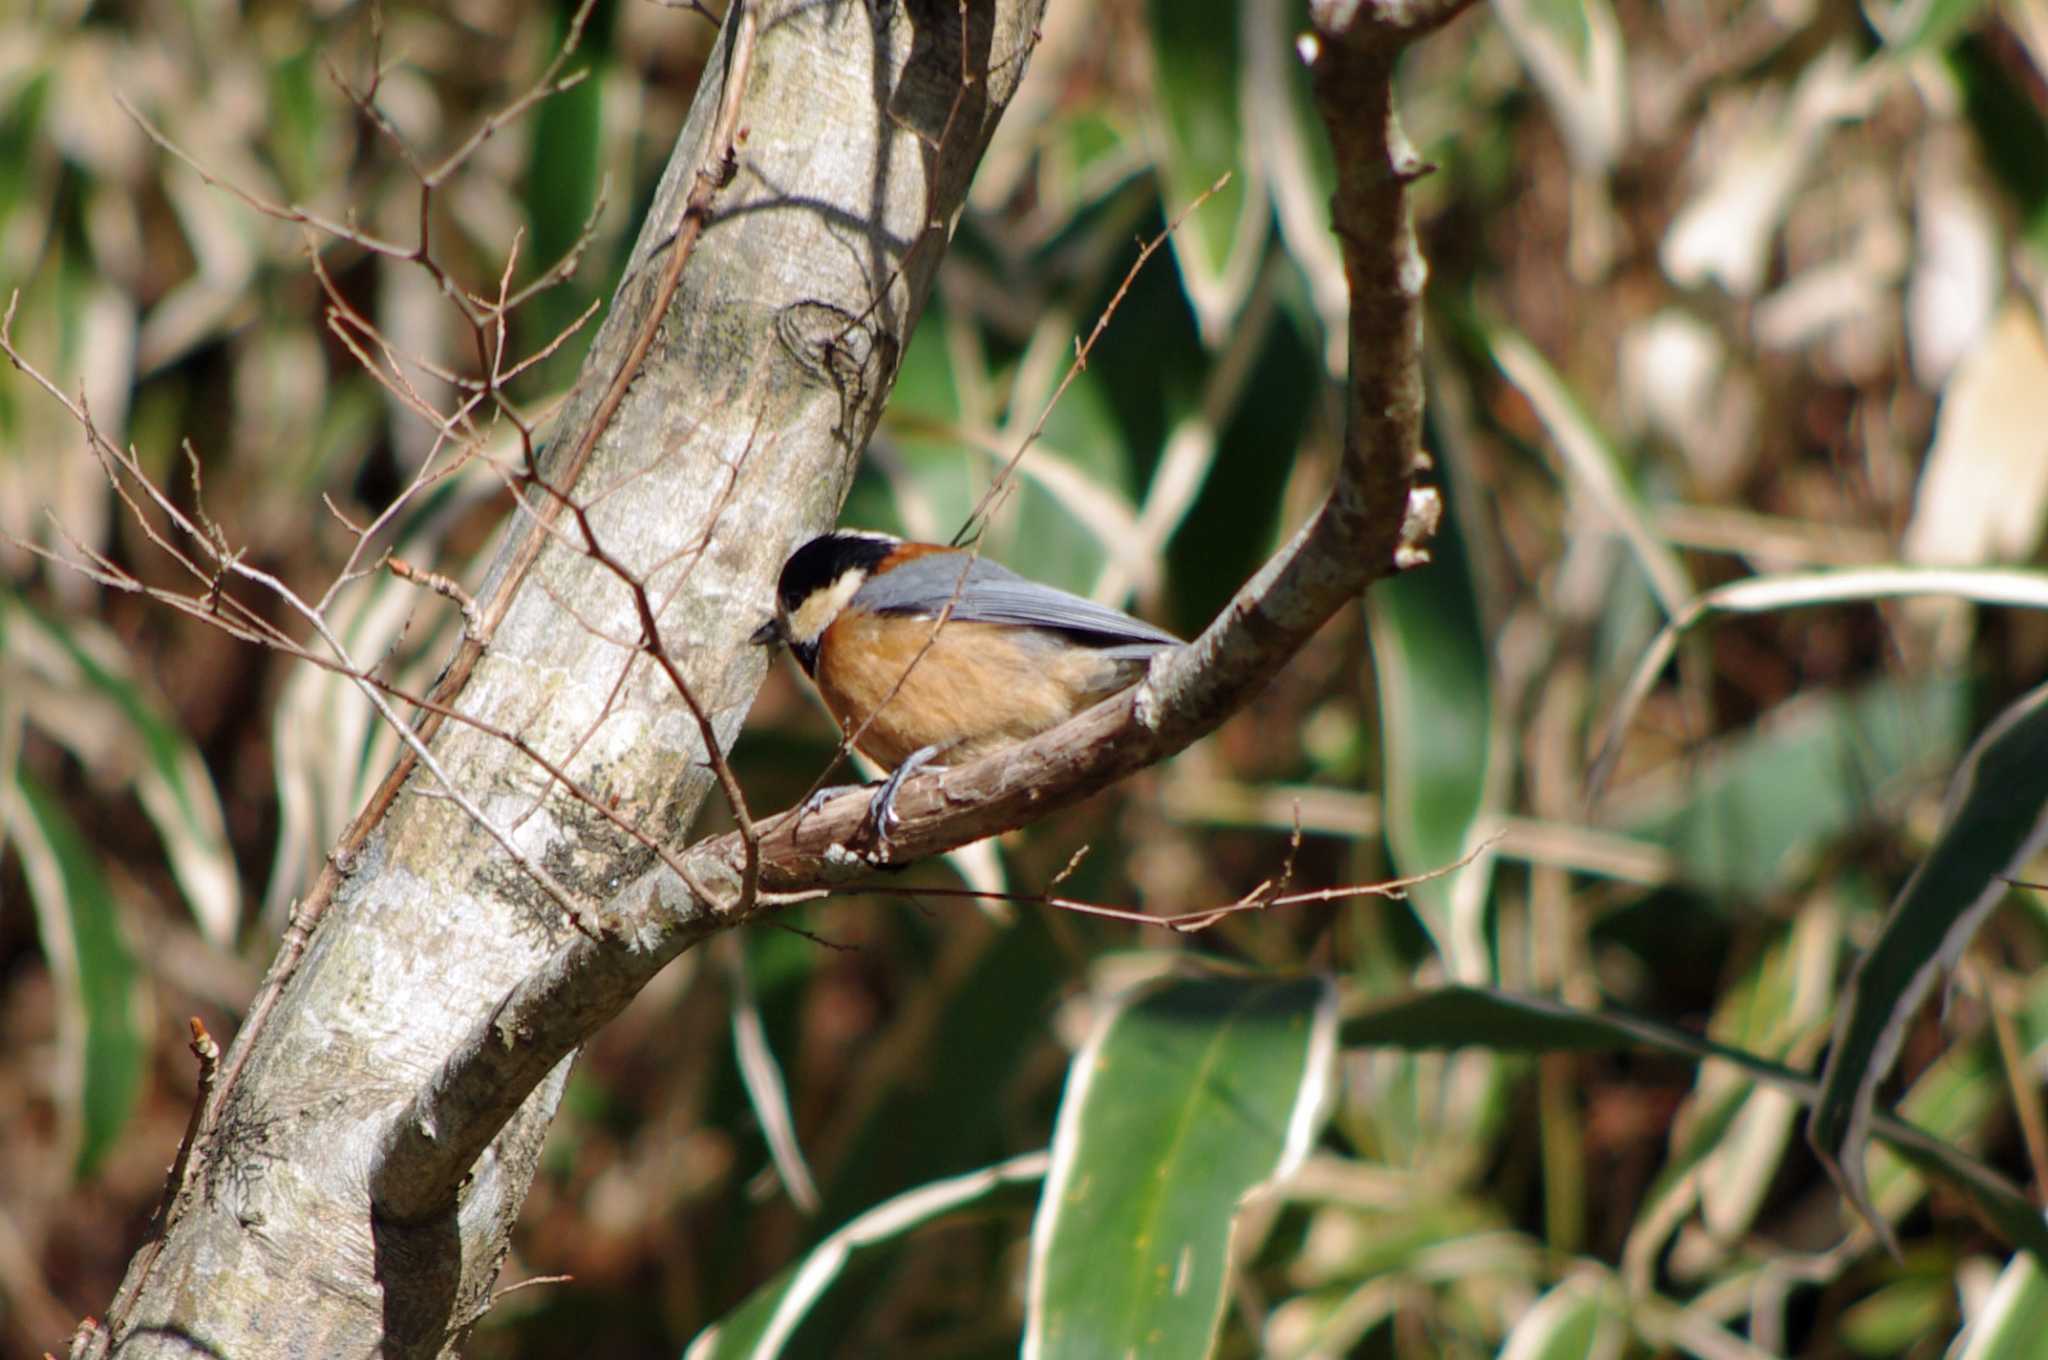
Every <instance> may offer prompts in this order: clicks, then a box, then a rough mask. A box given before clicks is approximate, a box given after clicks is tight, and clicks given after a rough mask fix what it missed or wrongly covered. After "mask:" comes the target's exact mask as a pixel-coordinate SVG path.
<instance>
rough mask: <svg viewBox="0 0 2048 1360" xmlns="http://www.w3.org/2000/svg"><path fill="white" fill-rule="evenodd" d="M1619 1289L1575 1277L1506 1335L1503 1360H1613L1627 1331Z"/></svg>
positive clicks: (1593, 1278)
mask: <svg viewBox="0 0 2048 1360" xmlns="http://www.w3.org/2000/svg"><path fill="white" fill-rule="evenodd" d="M1616 1292H1617V1291H1616V1290H1615V1289H1614V1288H1613V1287H1612V1285H1611V1284H1609V1283H1608V1282H1607V1281H1605V1280H1604V1279H1603V1278H1602V1277H1600V1276H1598V1275H1596V1274H1594V1273H1592V1272H1587V1273H1586V1274H1583V1275H1574V1276H1572V1277H1570V1278H1569V1279H1566V1280H1565V1281H1563V1282H1562V1283H1560V1284H1559V1285H1558V1286H1557V1287H1556V1288H1554V1289H1552V1290H1551V1291H1550V1292H1549V1293H1547V1294H1545V1295H1544V1296H1543V1297H1542V1298H1540V1299H1538V1300H1536V1303H1535V1305H1534V1306H1533V1307H1531V1308H1530V1309H1529V1310H1528V1311H1527V1312H1526V1313H1524V1314H1523V1315H1522V1319H1521V1321H1519V1322H1517V1323H1516V1324H1515V1329H1514V1330H1513V1331H1512V1332H1509V1333H1508V1339H1507V1343H1506V1344H1505V1345H1503V1346H1502V1347H1501V1348H1500V1360H1611V1358H1612V1357H1615V1356H1619V1355H1620V1354H1621V1348H1622V1345H1623V1343H1624V1342H1625V1341H1626V1340H1627V1339H1628V1328H1627V1327H1626V1325H1624V1323H1623V1321H1622V1313H1621V1310H1620V1308H1619V1307H1618V1306H1617V1302H1618V1301H1617V1299H1616V1298H1615V1294H1616Z"/></svg>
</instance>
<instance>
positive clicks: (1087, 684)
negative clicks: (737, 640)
mask: <svg viewBox="0 0 2048 1360" xmlns="http://www.w3.org/2000/svg"><path fill="white" fill-rule="evenodd" d="M932 624H933V621H932V620H930V619H916V618H904V617H885V616H879V615H874V614H858V613H846V614H842V615H840V616H839V618H838V619H837V620H836V621H834V622H833V624H832V626H831V627H830V628H828V629H826V630H825V635H824V637H823V638H822V639H821V640H820V645H819V648H818V669H817V681H818V692H819V693H820V694H821V695H823V696H824V699H825V706H826V707H827V708H829V709H831V710H832V716H833V717H835V718H837V719H838V720H839V725H840V726H841V727H842V728H843V729H844V730H845V731H846V733H847V735H849V736H854V734H855V733H856V732H858V733H859V735H858V736H857V737H855V744H856V745H857V746H858V747H859V748H860V749H861V750H862V751H863V752H865V753H866V754H867V755H869V756H872V757H873V758H874V759H875V760H877V761H879V762H881V763H882V764H883V765H885V766H888V767H889V768H891V769H893V768H895V767H896V766H897V765H899V764H901V763H902V762H903V760H904V759H905V758H906V757H908V756H909V755H910V754H911V753H912V752H913V751H917V750H920V749H922V748H923V747H926V746H935V747H937V748H939V752H940V758H941V760H943V761H944V762H945V763H946V764H949V765H958V764H963V763H965V762H967V761H969V760H973V759H976V758H977V757H979V756H983V755H986V754H988V753H989V752H991V751H995V750H999V749H1000V748H1002V747H1004V746H1009V745H1013V744H1014V743H1016V742H1020V741H1023V740H1025V739H1026V738H1029V737H1034V736H1037V735H1038V734H1039V733H1040V732H1044V731H1046V730H1048V729H1049V728H1053V727H1056V726H1058V725H1059V724H1060V723H1062V722H1064V721H1065V720H1066V719H1067V718H1069V717H1071V716H1072V715H1073V714H1075V713H1077V712H1079V711H1080V710H1081V709H1082V708H1085V707H1087V706H1088V705H1089V704H1091V703H1094V702H1096V701H1097V700H1099V699H1101V698H1103V697H1105V696H1107V695H1109V694H1113V693H1115V692H1116V691H1117V690H1119V689H1122V688H1124V687H1125V686H1128V685H1130V684H1133V683H1135V682H1136V681H1137V679H1138V678H1139V677H1140V676H1141V675H1143V674H1144V668H1143V667H1142V666H1117V665H1115V664H1114V663H1111V662H1108V661H1106V660H1104V659H1103V658H1101V657H1100V656H1099V655H1096V654H1093V653H1091V652H1090V651H1089V650H1088V649H1086V648H1073V647H1067V646H1063V645H1061V644H1060V643H1058V642H1056V641H1054V640H1053V639H1051V638H1049V637H1047V636H1045V635H1042V634H1036V633H1033V632H1032V631H1030V630H1028V629H1017V628H1006V627H1002V626H1000V625H996V624H985V623H959V622H949V623H948V624H947V625H946V626H945V627H944V628H943V629H941V630H939V633H938V636H937V637H936V638H933V637H932ZM928 641H929V642H930V644H931V645H930V646H929V648H927V647H926V643H927V642H928ZM920 653H922V655H920ZM863 725H865V730H862V728H863Z"/></svg>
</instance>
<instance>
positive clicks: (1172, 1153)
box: [1023, 977, 1336, 1360]
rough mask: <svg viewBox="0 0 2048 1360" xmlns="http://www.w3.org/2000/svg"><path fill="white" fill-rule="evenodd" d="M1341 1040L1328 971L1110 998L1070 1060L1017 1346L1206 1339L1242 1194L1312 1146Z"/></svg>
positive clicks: (1098, 1349)
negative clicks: (1335, 1047)
mask: <svg viewBox="0 0 2048 1360" xmlns="http://www.w3.org/2000/svg"><path fill="white" fill-rule="evenodd" d="M1335 1036H1336V1010H1335V993H1334V991H1333V989H1332V988H1331V987H1330V985H1329V983H1328V982H1327V981H1324V980H1322V979H1318V978H1300V979H1291V980H1287V981H1267V980H1253V979H1243V978H1217V977H1207V978H1173V979H1169V980H1166V981H1164V982H1162V983H1159V984H1156V985H1154V986H1151V987H1146V988H1140V989H1137V990H1136V991H1135V993H1134V994H1132V995H1129V996H1127V997H1125V998H1123V999H1121V1000H1120V1001H1119V1002H1118V1003H1116V1004H1114V1005H1113V1006H1112V1008H1111V1009H1110V1011H1109V1013H1108V1014H1107V1015H1106V1016H1104V1017H1103V1019H1102V1020H1101V1021H1100V1023H1099V1024H1098V1025H1097V1026H1096V1029H1095V1033H1094V1035H1093V1036H1092V1037H1091V1038H1090V1040H1089V1041H1088V1043H1087V1044H1086V1045H1085V1046H1084V1047H1083V1048H1082V1049H1081V1051H1080V1052H1079V1053H1077V1054H1076V1055H1075V1056H1074V1062H1073V1065H1072V1066H1071V1068H1070V1069H1069V1072H1068V1078H1067V1090H1066V1095H1065V1097H1064V1099H1063V1100H1062V1102H1061V1105H1060V1115H1059V1122H1058V1126H1057V1129H1056V1132H1055V1133H1054V1136H1053V1161H1052V1167H1051V1170H1050V1171H1049V1172H1048V1174H1047V1179H1046V1187H1045V1194H1044V1197H1043V1200H1042V1202H1041V1203H1040V1206H1039V1211H1038V1220H1037V1223H1036V1224H1035V1225H1034V1227H1033V1229H1032V1249H1031V1258H1032V1269H1031V1293H1030V1302H1029V1305H1028V1313H1027V1317H1026V1323H1025V1335H1024V1348H1023V1354H1024V1355H1026V1356H1028V1357H1032V1358H1033V1360H1041V1358H1043V1357H1064V1356H1104V1355H1111V1356H1113V1355H1129V1354H1142V1355H1162V1356H1164V1355H1171V1356H1201V1355H1206V1354H1208V1353H1209V1351H1210V1348H1211V1347H1212V1346H1213V1345H1214V1343H1215V1339H1216V1336H1217V1331H1218V1329H1219V1327H1220V1326H1221V1325H1222V1321H1223V1309H1224V1304H1225V1301H1226V1299H1227V1297H1228V1295H1227V1284H1228V1279H1229V1264H1230V1245H1231V1240H1230V1239H1231V1231H1232V1227H1233V1225H1234V1224H1235V1222H1236V1220H1237V1216H1238V1209H1239V1206H1240V1205H1241V1204H1242V1203H1243V1201H1244V1198H1245V1196H1246V1195H1247V1194H1249V1193H1250V1192H1251V1191H1253V1190H1255V1189H1256V1188H1258V1187H1259V1186H1261V1185H1263V1184H1265V1183H1266V1182H1268V1181H1270V1180H1272V1179H1274V1178H1275V1177H1277V1176H1280V1175H1282V1174H1284V1173H1285V1172H1286V1171H1287V1170H1288V1169H1290V1168H1291V1167H1292V1166H1293V1165H1294V1164H1295V1163H1297V1162H1298V1161H1299V1160H1300V1159H1301V1157H1302V1156H1304V1155H1305V1154H1306V1153H1307V1151H1308V1148H1309V1145H1310V1143H1311V1141H1312V1140H1313V1139H1314V1137H1315V1134H1316V1131H1317V1128H1318V1126H1319V1124H1320V1122H1321V1118H1322V1114H1323V1112H1324V1110H1325V1108H1326V1106H1327V1105H1328V1103H1329V1100H1330V1095H1331V1081H1332V1076H1333V1072H1334V1068H1333V1066H1332V1063H1331V1061H1330V1059H1331V1056H1332V1053H1333V1043H1334V1040H1335Z"/></svg>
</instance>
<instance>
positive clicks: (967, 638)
mask: <svg viewBox="0 0 2048 1360" xmlns="http://www.w3.org/2000/svg"><path fill="white" fill-rule="evenodd" d="M775 595H776V602H775V613H774V616H773V617H771V618H770V619H769V620H768V621H767V622H766V623H763V624H762V625H761V626H760V627H759V628H757V629H755V630H754V633H753V636H752V639H751V641H752V642H753V643H755V644H756V645H759V646H775V645H778V644H779V645H782V646H785V647H787V648H788V649H789V651H790V653H791V655H792V656H794V657H795V658H796V662H797V665H798V666H800V667H802V669H803V672H804V674H805V675H806V676H808V677H809V678H810V680H811V682H812V684H813V685H815V686H816V687H817V690H818V694H819V696H820V697H821V698H823V699H824V701H825V707H826V708H827V709H829V710H830V711H831V714H832V717H833V719H834V720H835V721H837V722H838V724H839V726H840V728H841V730H842V731H844V732H845V733H846V736H847V738H848V740H849V741H851V742H852V744H853V745H854V746H855V747H857V748H858V749H859V750H860V751H861V752H862V753H863V754H865V755H867V756H869V757H871V758H873V759H874V760H875V761H876V762H877V763H878V764H880V765H881V766H882V767H883V768H884V769H887V770H889V771H891V773H890V776H889V778H888V780H887V781H886V782H884V783H883V785H882V787H881V790H880V792H878V793H877V794H876V795H875V797H874V799H873V800H872V802H871V803H870V806H869V813H868V823H867V825H868V829H869V831H870V833H871V835H872V836H873V837H874V839H875V841H876V842H877V844H879V845H881V846H882V847H884V848H886V847H887V845H888V833H889V828H890V827H891V826H892V825H895V824H896V821H897V819H896V816H895V813H894V811H893V803H894V800H895V796H896V791H897V789H898V788H899V787H900V786H901V785H902V783H903V781H904V779H906V778H908V777H909V776H910V775H911V774H913V773H915V772H916V771H918V770H920V769H926V768H932V769H937V768H945V767H947V766H952V765H959V764H966V763H968V762H970V761H973V760H976V759H978V758H980V757H982V756H985V755H988V754H990V753H991V752H994V751H999V750H1001V749H1003V748H1004V747H1006V746H1012V745H1015V744H1016V743H1018V742H1022V741H1026V740H1029V739H1030V738H1032V737H1035V736H1037V735H1038V734H1039V733H1041V732H1046V731H1050V730H1051V729H1052V728H1054V727H1057V726H1058V725H1059V724H1061V723H1063V722H1065V721H1066V720H1067V719H1068V718H1071V717H1073V716H1074V715H1075V714H1077V713H1080V712H1081V711H1083V710H1084V709H1087V708H1091V707H1093V706H1094V705H1095V704H1097V703H1100V702H1101V701H1102V700H1104V699H1107V698H1108V697H1110V696H1111V695H1113V694H1117V693H1119V692H1121V691H1123V690H1126V689H1129V688H1130V687H1131V686H1132V685H1135V684H1137V683H1138V681H1139V680H1141V679H1143V678H1144V676H1145V672H1146V669H1147V667H1148V666H1149V665H1150V664H1151V661H1152V658H1153V657H1154V656H1157V655H1158V654H1159V653H1161V652H1163V651H1166V650H1167V649H1169V648H1173V647H1178V646H1181V645H1182V642H1181V639H1180V638H1178V637H1176V636H1174V635H1173V634H1172V633H1169V632H1167V631H1166V630H1165V629H1162V628H1155V627H1154V626H1152V625H1151V624H1149V623H1145V622H1144V621H1142V620H1140V619H1134V618H1132V617H1131V616H1130V615H1128V614H1125V613H1123V612H1121V611H1119V610H1115V609H1111V608H1109V607H1108V606H1107V605H1100V604H1096V603H1095V602H1093V601H1092V600H1084V599H1082V598H1081V597H1080V596H1078V595H1071V594H1068V593H1067V592H1066V591H1064V590H1060V589H1057V588H1056V587H1053V586H1049V585H1045V584H1043V583H1041V582H1038V581H1033V580H1030V579H1029V578H1027V577H1023V576H1019V575H1018V574H1017V573H1016V572H1014V571H1011V570H1010V569H1009V568H1007V567H1003V566H999V565H998V564H996V563H994V562H991V561H989V560H987V559H986V558H983V557H981V556H979V555H978V554H977V553H974V552H970V551H968V550H965V549H961V548H953V547H942V546H940V545H939V544H936V543H917V542H907V541H905V540H903V539H901V538H898V537H896V536H895V535H893V534H883V533H875V532H872V531H869V530H863V529H835V530H833V531H831V532H829V533H825V534H820V535H819V536H817V537H816V538H813V539H811V540H810V541H809V542H807V543H805V544H804V545H803V546H801V547H799V548H798V549H797V550H796V551H795V552H793V553H791V554H790V555H789V558H788V560H787V561H785V562H784V563H783V566H782V572H781V576H780V577H779V579H778V580H777V583H776V591H775ZM940 761H943V762H945V765H943V766H942V765H939V764H938V763H937V762H940ZM842 791H843V789H842V788H832V789H827V790H822V791H820V792H819V793H818V794H815V795H813V797H812V798H811V800H810V801H809V802H807V803H806V804H805V806H806V808H807V809H808V808H814V807H815V806H816V805H817V804H818V803H819V802H821V801H823V800H824V799H825V798H827V797H830V796H832V795H833V794H836V793H839V792H842Z"/></svg>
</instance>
